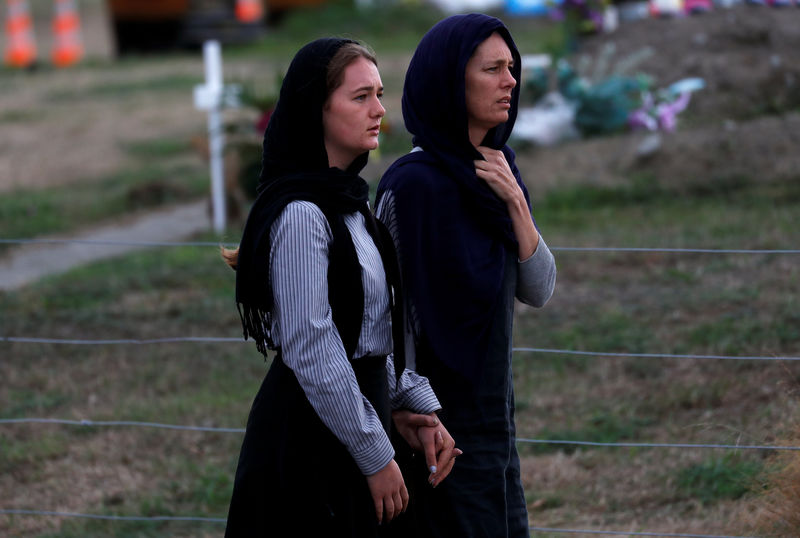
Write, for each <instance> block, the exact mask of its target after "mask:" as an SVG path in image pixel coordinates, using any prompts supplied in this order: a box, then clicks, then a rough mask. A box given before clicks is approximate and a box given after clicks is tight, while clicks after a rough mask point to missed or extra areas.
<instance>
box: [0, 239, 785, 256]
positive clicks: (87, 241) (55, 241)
mask: <svg viewBox="0 0 800 538" xmlns="http://www.w3.org/2000/svg"><path fill="white" fill-rule="evenodd" d="M70 243H77V244H83V245H98V246H129V247H219V246H235V245H236V244H235V243H232V242H229V241H122V240H115V239H60V238H6V239H0V244H9V245H12V244H21V245H25V244H70ZM548 248H549V249H550V250H551V251H553V252H661V253H673V254H800V249H726V248H679V247H559V246H554V247H550V246H549V247H548Z"/></svg>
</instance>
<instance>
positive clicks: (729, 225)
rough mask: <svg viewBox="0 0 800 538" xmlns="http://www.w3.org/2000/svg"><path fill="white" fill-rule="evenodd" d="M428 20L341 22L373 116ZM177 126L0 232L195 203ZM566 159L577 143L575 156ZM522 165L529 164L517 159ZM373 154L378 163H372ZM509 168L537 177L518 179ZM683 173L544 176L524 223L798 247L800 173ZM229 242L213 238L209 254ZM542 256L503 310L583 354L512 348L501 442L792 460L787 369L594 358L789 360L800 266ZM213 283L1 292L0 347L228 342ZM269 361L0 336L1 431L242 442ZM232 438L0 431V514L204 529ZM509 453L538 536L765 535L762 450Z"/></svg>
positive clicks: (3, 218) (275, 49)
mask: <svg viewBox="0 0 800 538" xmlns="http://www.w3.org/2000/svg"><path fill="white" fill-rule="evenodd" d="M337 9H338V8H335V7H334V8H332V11H330V12H327V14H322V15H319V14H318V15H314V14H311V15H309V14H307V15H306V17H305V18H297V19H290V20H288V21H286V28H288V29H289V30H287V32H286V33H283V34H280V33H279V34H275V35H272V36H269V37H268V38H266V40H265V41H264V42H262V43H259V44H256V45H253V46H251V47H249V48H246V49H242V50H240V51H237V52H234V53H232V54H233V56H234V57H236V55H237V54H238V55H239V56H238V58H235V59H234V60H233V61H234V62H236V61H238V62H241V63H242V65H246V64H247V62H248V61H250V59H252V58H254V57H257V58H259V59H260V58H268V59H270V60H269V61H268V62H267V63H266V65H267V67H266V68H265V69H263V71H262V72H261V73H259V74H260V75H262V76H263V77H264V78H269V79H270V80H271V77H272V75H273V74H274V73H273V71H272V69H273V68H274V67H276V66H277V65H278V64H279V63H280V62H277V61H274V58H275V57H282V56H285V55H286V54H288V52H287V51H292V50H294V49H295V48H296V47H297V44H298V43H302V42H304V41H306V40H307V39H310V38H312V37H315V35H312V34H314V33H316V32H319V33H321V34H322V33H329V30H330V29H335V28H339V27H341V26H342V25H344V23H343V22H342V21H343V20H345V19H346V16H347V12H346V11H343V12H341V13H340V12H338V11H336V10H337ZM315 17H317V18H315ZM337 17H339V18H338V19H337ZM436 17H437V15H436V14H435V13H434V14H425V13H423V14H422V15H420V19H415V20H410V21H409V22H407V24H408V26H407V27H405V26H404V27H403V28H401V30H402V31H401V32H400V33H399V34H396V35H393V36H392V38H391V39H388V38H387V33H386V32H385V29H384V28H383V27H381V26H380V25H375V24H370V23H372V22H374V21H373V19H370V18H368V17H365V18H364V20H360V19H359V20H355V21H351V22H352V25H350V26H347V27H348V28H350V31H351V32H352V33H353V34H356V35H358V36H359V37H361V38H363V39H365V40H366V41H368V42H369V43H371V44H372V45H373V47H375V49H376V50H377V51H378V53H379V55H380V57H381V62H382V64H381V65H386V66H389V68H387V69H386V71H385V73H384V83H385V84H386V86H387V96H386V100H387V101H389V102H390V103H392V108H393V109H394V110H395V113H397V112H398V111H399V92H400V90H399V87H400V86H399V85H400V84H401V82H402V76H401V74H402V69H399V68H398V69H393V68H392V67H397V66H402V65H403V63H404V62H405V61H407V58H408V51H409V50H410V48H411V47H412V46H413V43H415V42H416V41H417V40H418V38H419V36H420V35H421V34H422V31H424V29H425V28H427V26H428V25H429V23H430V21H431V18H433V19H435V18H436ZM323 21H324V24H323ZM348 24H350V23H348ZM326 25H327V26H326ZM359 25H361V26H359ZM362 32H363V33H362ZM514 32H515V36H519V38H518V41H520V42H523V43H525V44H526V47H528V50H531V49H532V48H534V47H538V48H540V49H546V48H547V47H550V46H552V45H550V44H549V43H552V40H555V39H557V38H556V37H553V36H552V35H547V34H541V33H539V34H537V33H536V32H532V31H531V32H525V31H524V28H522V27H520V28H517V29H514ZM397 35H399V36H400V37H399V38H398V37H397ZM174 61H175V60H174V59H169V60H167V62H168V63H167V64H162V63H161V60H147V59H133V60H128V62H129V63H127V64H125V65H123V66H122V67H120V66H119V65H117V66H112V65H108V66H104V65H89V66H86V67H82V68H80V69H83V70H84V71H80V72H79V73H82V76H81V80H83V82H82V84H84V86H81V87H82V88H84V90H85V91H83V90H81V91H78V90H75V89H74V88H73V89H72V90H70V87H71V86H70V85H69V84H61V83H59V84H54V87H53V88H52V89H50V88H48V89H46V91H45V96H46V97H47V98H52V99H55V98H58V99H60V100H64V101H65V102H67V106H79V105H80V104H81V103H82V102H83V101H87V102H88V101H92V102H93V103H94V102H96V101H98V100H99V101H103V100H107V101H108V102H109V103H111V104H113V105H115V106H116V105H122V106H121V109H122V110H125V111H132V110H134V109H135V108H136V107H137V106H142V105H141V104H142V103H150V102H151V101H150V100H151V99H152V100H159V99H161V100H166V99H169V98H170V96H173V95H175V94H178V93H180V92H186V91H188V90H189V89H190V88H191V86H192V85H193V83H194V79H193V78H191V76H189V77H188V78H187V75H186V70H181V69H178V70H176V72H174V73H173V72H172V71H173V68H172V65H173V64H172V63H169V62H174ZM151 62H152V64H151ZM156 64H157V65H158V68H157V69H156V71H157V72H158V73H161V74H159V75H156V76H151V77H150V78H147V79H146V81H149V82H146V83H141V82H136V81H135V80H134V78H133V75H127V73H129V72H133V71H135V70H137V69H147V68H148V67H151V66H152V65H156ZM114 70H117V71H118V73H116V72H115V76H116V74H119V73H122V72H123V71H124V72H125V73H126V76H129V77H130V78H129V79H126V80H128V83H126V84H121V85H117V86H114V85H113V84H111V85H109V84H107V83H105V82H102V81H103V80H106V79H103V78H102V75H104V74H105V75H107V76H108V77H109V79H108V80H111V79H112V78H113V77H111V75H109V73H110V72H111V71H114ZM89 72H92V73H99V74H100V75H101V82H97V81H95V82H91V77H89V78H86V77H88V75H86V73H89ZM5 75H7V73H0V76H5ZM83 75H86V77H84V76H83ZM61 76H62V77H63V76H64V75H61ZM4 80H6V79H4ZM7 80H8V81H10V84H9V85H5V87H3V85H0V94H2V92H4V91H5V92H12V91H14V88H15V87H17V89H19V87H21V86H22V84H23V82H21V81H20V80H21V79H19V78H16V77H9V78H8V79H7ZM106 82H107V81H106ZM4 88H5V89H4ZM48 92H49V93H48ZM154 95H155V97H153V96H154ZM395 119H396V116H395ZM45 121H49V117H48V116H45V115H39V114H38V113H37V112H36V108H35V107H31V108H28V109H21V110H19V111H14V112H11V111H8V112H3V113H1V114H0V127H3V128H5V127H8V126H14V125H21V124H27V123H35V122H45ZM173 129H177V127H174V128H173ZM176 133H179V134H182V135H184V136H183V138H180V137H176ZM189 134H190V133H189V131H186V132H184V131H174V130H170V131H169V132H167V133H165V134H164V135H163V136H156V137H149V138H137V139H134V140H125V141H123V142H119V144H118V149H119V151H120V152H121V153H122V154H124V159H123V160H122V161H121V162H122V165H121V166H119V167H118V168H117V169H115V170H114V171H112V172H110V173H108V174H103V175H100V176H87V177H86V178H84V179H82V180H79V181H73V182H70V183H69V184H65V185H63V186H58V185H57V186H53V187H51V188H47V189H42V188H33V187H32V188H25V189H17V190H14V191H11V192H4V193H2V194H1V195H0V237H24V236H37V235H40V234H45V233H52V232H55V231H58V232H67V231H69V230H70V229H71V228H73V229H74V228H79V227H86V226H91V225H94V224H98V223H102V222H104V221H107V220H109V219H113V218H115V215H118V214H120V213H129V212H133V211H140V210H143V209H147V208H148V207H153V206H156V205H162V204H169V203H172V202H174V201H181V200H186V199H192V198H196V197H199V196H203V195H204V192H205V190H206V189H207V178H206V177H205V176H204V169H205V166H204V164H203V163H202V162H201V161H200V160H199V159H197V158H196V155H195V154H194V153H193V151H194V150H193V149H192V148H191V146H190V142H189ZM397 136H399V137H401V138H402V136H403V135H402V134H398V135H397ZM176 139H177V141H176ZM183 140H185V142H183ZM403 140H405V139H403ZM392 143H394V144H396V148H397V151H400V147H401V146H402V145H403V144H401V143H399V142H397V141H396V140H395V141H393V142H392V141H390V143H389V144H387V145H386V147H387V148H392V147H393V146H392ZM574 148H575V151H576V152H577V151H580V145H579V144H577V143H576V144H575V146H574ZM521 153H524V152H521ZM535 155H536V154H535V152H530V153H528V154H527V157H528V158H532V159H534V162H535ZM520 156H521V157H525V156H526V155H524V154H522V155H520ZM193 158H194V160H193ZM384 159H385V161H383V162H384V164H388V162H390V159H391V156H390V155H385V156H384ZM522 172H523V175H526V177H528V179H529V180H530V181H533V180H532V179H531V178H532V177H533V175H534V174H533V173H530V172H532V171H530V170H525V169H524V170H522ZM371 179H374V178H371ZM679 179H680V181H676V182H675V183H673V184H665V183H663V182H661V183H660V182H658V181H656V180H655V179H654V178H653V177H651V176H649V175H647V174H641V173H637V174H632V175H631V176H630V177H627V178H626V179H625V180H624V181H622V182H620V183H618V184H614V185H604V186H599V185H597V184H595V183H592V182H590V181H589V180H587V179H582V178H574V177H564V178H557V181H550V182H548V184H549V185H553V186H551V187H548V188H546V189H542V188H538V187H537V186H536V185H534V184H531V185H530V187H531V191H533V192H536V193H537V196H536V198H535V199H534V214H535V216H536V220H537V223H538V225H539V227H540V229H541V230H542V233H543V236H544V237H545V239H546V240H547V242H548V244H549V245H550V246H551V247H554V248H555V247H667V248H669V247H673V248H689V247H691V248H708V249H781V248H784V249H791V248H796V247H797V245H798V244H800V230H798V228H797V221H798V218H797V217H798V210H797V207H798V206H797V204H798V201H800V187H798V185H800V182H799V181H798V180H800V176H798V177H795V178H793V179H792V180H787V181H762V180H760V179H759V178H756V177H741V176H734V177H730V176H721V177H715V176H713V175H704V176H702V177H685V178H679ZM97 199H102V200H103V201H104V204H99V205H98V204H96V203H95V202H96V200H97ZM240 225H241V223H239V224H234V227H235V226H240ZM235 238H236V232H231V234H230V237H226V241H227V240H229V239H234V240H235ZM196 239H200V240H210V241H214V240H216V239H217V238H216V237H213V236H210V235H209V236H205V237H198V238H196ZM555 255H556V260H557V264H558V270H559V276H558V282H557V286H556V291H555V294H554V296H553V299H552V300H551V302H550V303H549V304H548V305H547V306H546V307H545V308H544V309H541V310H535V309H531V308H528V307H524V306H522V305H517V310H516V326H515V335H514V338H515V345H516V346H517V347H535V348H545V349H560V350H577V351H588V352H597V353H599V354H600V355H598V356H594V355H592V356H588V355H570V354H564V353H533V352H517V353H516V354H515V355H514V375H515V387H516V396H517V430H518V434H519V437H521V438H536V439H550V440H574V441H595V442H655V443H690V444H726V445H779V444H789V443H791V444H798V441H797V438H798V420H799V419H800V413H799V411H800V410H799V409H798V405H797V401H798V399H797V397H798V390H799V389H800V364H798V363H797V362H796V361H758V360H752V359H751V360H720V359H692V358H677V357H675V358H663V357H636V358H627V357H614V356H608V355H605V356H604V355H602V353H642V354H644V353H650V354H673V355H724V356H754V357H755V356H757V357H781V356H789V357H798V356H800V304H798V301H799V299H798V298H800V260H799V259H798V255H797V254H720V253H716V254H709V253H669V252H567V251H556V252H555ZM233 285H234V274H233V273H232V272H231V271H230V270H229V269H227V268H226V267H225V266H224V264H223V263H222V262H221V260H220V258H219V255H218V252H217V251H216V249H215V248H213V247H171V248H159V249H153V250H150V251H146V252H141V253H137V254H133V255H129V256H125V257H121V258H117V259H114V260H111V261H105V262H101V263H95V264H92V265H88V266H85V267H82V268H80V269H77V270H74V271H72V272H70V273H68V274H64V275H60V276H55V277H50V278H47V279H45V280H43V281H41V282H38V283H36V284H34V285H31V286H28V287H26V288H23V289H21V290H19V291H15V292H0V337H13V336H20V337H46V338H77V339H139V340H141V339H155V338H164V337H173V336H222V337H233V338H237V337H239V336H240V334H241V329H240V326H239V319H238V315H237V312H236V308H235V306H234V301H233ZM267 367H268V364H266V363H265V362H264V361H263V360H262V357H261V356H260V355H259V354H258V353H257V352H256V350H255V349H254V347H253V346H252V343H214V344H211V343H164V344H141V345H133V344H129V345H98V346H80V345H54V344H37V343H19V342H9V341H3V340H0V379H2V383H0V418H2V419H13V418H23V417H28V418H31V417H50V418H61V419H73V420H82V419H89V420H93V421H104V420H126V421H143V422H157V423H166V424H182V425H194V426H206V427H230V428H242V427H244V424H245V421H246V418H247V412H248V410H249V406H250V403H251V401H252V398H253V396H254V395H255V393H256V391H257V388H258V386H259V384H260V383H261V380H262V378H263V375H264V373H265V372H266V370H267ZM240 442H241V434H238V433H218V432H214V433H210V432H196V431H178V430H163V429H156V428H140V427H132V426H115V427H99V426H68V425H48V424H0V509H6V510H7V509H20V510H22V509H38V510H51V511H60V512H77V513H88V514H103V515H122V516H198V517H211V518H224V517H225V515H226V510H227V503H228V500H229V496H230V492H231V487H232V478H233V473H234V469H235V466H236V459H237V457H238V450H239V445H240ZM519 450H520V454H521V455H522V460H523V480H524V485H525V488H526V496H527V500H528V508H529V513H530V517H531V521H530V522H531V525H534V526H536V527H546V528H571V529H597V530H616V531H623V532H624V531H627V532H636V531H649V532H673V533H697V534H713V535H723V534H724V535H737V536H744V535H753V534H758V535H766V534H767V531H768V530H769V529H765V528H763V527H757V526H755V524H754V520H756V519H757V517H758V515H759V514H760V513H761V511H762V508H763V506H762V504H763V503H762V501H761V496H760V494H761V492H762V490H763V484H764V481H765V480H766V479H767V478H768V477H774V476H775V473H776V472H778V473H780V472H781V471H780V470H781V469H782V467H780V466H779V463H778V460H777V459H776V458H777V456H778V454H777V451H760V450H744V449H740V450H723V449H709V448H702V449H687V448H683V449H679V448H606V447H588V446H584V447H576V446H573V445H555V444H532V443H520V444H519ZM780 465H785V463H780ZM790 465H791V464H790ZM795 465H796V464H795ZM776 469H777V471H776ZM222 528H223V526H222V525H221V524H219V523H214V522H205V523H204V522H175V521H137V522H128V521H101V520H86V519H80V518H63V517H49V516H30V515H0V535H3V536H37V537H75V538H77V537H81V538H83V537H109V536H111V537H118V538H133V537H158V536H178V537H198V536H219V535H221V533H222ZM795 530H796V528H795ZM792 535H793V534H792V531H791V530H790V531H789V532H788V533H786V534H784V536H792ZM794 535H796V533H795V534H794ZM535 536H543V537H544V536H563V534H560V533H548V532H536V533H535Z"/></svg>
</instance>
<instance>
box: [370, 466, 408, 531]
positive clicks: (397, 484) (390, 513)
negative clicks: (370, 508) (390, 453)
mask: <svg viewBox="0 0 800 538" xmlns="http://www.w3.org/2000/svg"><path fill="white" fill-rule="evenodd" d="M367 485H368V486H369V492H370V493H371V494H372V501H373V502H374V503H375V515H376V516H377V518H378V523H383V521H384V515H385V519H386V521H387V522H389V521H391V520H393V519H394V518H395V517H396V516H397V515H399V514H400V513H401V512H405V511H406V508H408V490H407V489H406V484H405V482H403V475H402V473H401V472H400V467H398V466H397V463H395V461H394V460H392V461H390V462H389V463H388V464H386V466H385V467H384V468H383V469H381V470H380V471H378V472H377V473H375V474H373V475H370V476H368V477H367Z"/></svg>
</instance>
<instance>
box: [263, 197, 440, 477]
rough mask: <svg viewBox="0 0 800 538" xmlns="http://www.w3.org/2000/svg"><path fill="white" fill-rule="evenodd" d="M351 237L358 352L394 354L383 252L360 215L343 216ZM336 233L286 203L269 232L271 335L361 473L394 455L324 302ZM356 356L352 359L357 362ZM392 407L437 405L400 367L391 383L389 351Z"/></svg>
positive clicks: (305, 205) (314, 211) (317, 216)
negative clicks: (358, 307)
mask: <svg viewBox="0 0 800 538" xmlns="http://www.w3.org/2000/svg"><path fill="white" fill-rule="evenodd" d="M344 222H345V226H347V229H348V230H349V231H350V235H351V236H352V238H353V245H354V246H355V250H356V255H357V257H358V261H359V263H360V264H361V279H362V284H363V287H364V317H363V322H362V325H361V335H360V337H359V341H358V345H357V346H356V351H355V355H354V356H355V357H365V356H369V355H387V354H389V353H391V351H392V330H391V313H390V309H389V290H388V288H387V285H386V277H385V273H384V269H383V262H382V261H381V257H380V253H379V252H378V249H377V247H376V246H375V244H374V243H373V241H372V238H371V237H370V235H369V233H368V232H367V230H366V228H365V227H364V216H363V215H361V214H360V213H358V212H356V213H351V214H347V215H345V216H344ZM332 240H333V233H332V232H331V228H330V226H329V225H328V221H327V219H326V218H325V215H324V214H323V213H322V211H321V210H320V209H319V208H318V207H317V206H316V205H314V204H312V203H310V202H304V201H295V202H292V203H290V204H289V205H287V206H286V208H285V209H284V210H283V212H282V213H281V214H280V216H279V217H278V218H277V219H276V220H275V222H274V224H273V225H272V229H271V230H270V241H271V243H272V247H271V250H270V278H271V282H272V289H273V295H274V301H275V303H274V309H273V325H272V336H273V339H274V342H275V344H276V345H277V346H279V347H280V348H281V351H282V356H283V361H284V362H285V363H286V365H287V366H288V367H289V368H291V369H292V371H294V373H295V375H296V376H297V379H298V381H299V382H300V386H301V387H303V390H304V392H305V394H306V396H307V397H308V400H309V402H311V405H312V407H313V408H314V410H315V411H316V412H317V414H318V415H319V417H320V418H321V419H322V421H323V423H324V424H325V425H326V426H327V427H328V428H329V429H330V430H331V431H332V432H333V433H334V435H336V437H337V438H338V439H339V440H340V441H341V442H342V444H344V445H345V446H346V447H347V450H348V451H349V452H350V454H351V455H352V456H353V459H354V460H355V462H356V464H357V465H358V467H359V468H360V469H361V471H362V472H363V473H364V474H365V475H371V474H374V473H376V472H377V471H379V470H381V469H382V468H383V467H384V466H385V465H386V464H388V463H389V462H390V461H391V459H392V458H393V457H394V449H393V448H392V445H391V443H390V442H389V438H388V436H387V435H386V432H385V430H384V429H383V426H382V425H381V422H380V419H379V418H378V415H377V413H376V412H375V410H374V408H373V407H372V404H370V403H369V401H368V400H367V399H366V398H365V397H364V396H363V395H362V394H361V391H360V389H359V388H358V382H357V381H356V377H355V374H354V373H353V369H352V367H351V366H350V363H349V361H348V359H347V354H346V352H345V349H344V345H343V344H342V340H341V338H340V336H339V333H338V331H337V330H336V326H335V325H334V324H333V319H332V317H331V307H330V304H329V302H328V276H327V275H328V248H329V245H330V242H331V241H332ZM356 360H357V359H356ZM386 375H387V376H389V380H390V382H389V398H390V402H391V407H392V409H399V408H406V409H410V410H412V411H415V412H418V413H431V412H433V411H436V410H438V409H440V408H441V406H440V405H439V401H438V400H437V399H436V396H435V395H434V394H433V391H432V390H431V388H430V385H429V384H428V380H427V379H425V378H424V377H422V376H419V375H417V374H416V373H415V372H413V371H411V370H408V369H407V370H405V371H404V372H403V375H402V377H401V379H400V382H399V384H397V385H395V378H394V363H393V360H392V356H391V355H389V359H388V360H387V361H386Z"/></svg>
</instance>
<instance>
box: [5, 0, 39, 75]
mask: <svg viewBox="0 0 800 538" xmlns="http://www.w3.org/2000/svg"><path fill="white" fill-rule="evenodd" d="M6 6H7V7H8V18H7V19H6V55H5V60H6V63H7V64H8V65H10V66H12V67H28V66H30V65H32V64H33V62H34V61H36V41H35V39H34V37H33V23H32V22H31V13H30V10H29V9H28V2H27V1H26V0H6Z"/></svg>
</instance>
